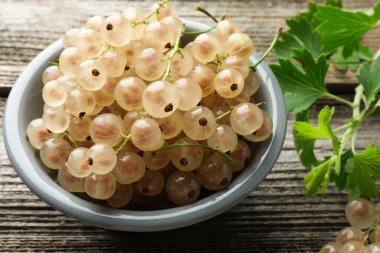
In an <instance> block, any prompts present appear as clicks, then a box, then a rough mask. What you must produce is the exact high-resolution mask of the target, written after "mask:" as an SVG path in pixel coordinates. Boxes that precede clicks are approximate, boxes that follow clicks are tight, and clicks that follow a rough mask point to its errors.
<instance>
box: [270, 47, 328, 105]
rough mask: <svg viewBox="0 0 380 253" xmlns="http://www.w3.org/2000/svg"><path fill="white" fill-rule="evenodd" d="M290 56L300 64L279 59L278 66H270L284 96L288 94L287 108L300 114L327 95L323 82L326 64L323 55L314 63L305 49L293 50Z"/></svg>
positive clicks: (326, 68)
mask: <svg viewBox="0 0 380 253" xmlns="http://www.w3.org/2000/svg"><path fill="white" fill-rule="evenodd" d="M292 56H293V58H295V59H296V60H297V61H298V62H299V63H300V64H298V63H294V62H293V61H291V60H284V59H279V61H278V64H275V65H273V64H272V65H271V68H272V70H273V72H274V73H275V75H276V77H277V78H278V79H279V81H280V84H281V87H282V89H283V91H284V92H285V94H286V93H288V94H287V95H286V96H285V98H286V99H287V100H286V103H287V106H288V108H289V109H290V110H291V111H294V112H300V111H303V110H305V109H308V108H309V107H310V106H311V105H312V104H313V103H314V102H315V101H316V100H317V99H318V98H320V97H323V96H324V95H326V94H327V93H328V92H327V89H326V85H325V81H324V80H325V77H326V73H327V70H328V64H327V63H326V59H325V56H324V55H322V56H320V57H319V59H318V60H317V61H316V60H315V59H314V58H313V56H312V54H311V53H310V52H309V51H307V50H306V49H304V50H298V49H293V50H292Z"/></svg>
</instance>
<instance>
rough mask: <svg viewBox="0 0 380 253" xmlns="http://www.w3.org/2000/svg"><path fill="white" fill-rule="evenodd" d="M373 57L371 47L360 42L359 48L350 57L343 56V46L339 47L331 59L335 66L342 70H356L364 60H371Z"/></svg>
mask: <svg viewBox="0 0 380 253" xmlns="http://www.w3.org/2000/svg"><path fill="white" fill-rule="evenodd" d="M372 57H373V53H372V51H371V49H369V48H367V47H365V46H364V45H363V44H361V43H360V44H359V48H358V50H355V51H354V52H353V54H352V55H351V56H349V57H347V58H346V57H344V56H343V48H342V47H341V48H338V51H337V52H336V53H334V54H333V55H332V56H331V60H332V61H333V62H334V64H335V66H336V67H337V68H338V69H340V70H346V69H351V70H353V71H354V70H356V69H357V68H358V67H359V66H360V65H361V63H362V61H370V60H371V59H372Z"/></svg>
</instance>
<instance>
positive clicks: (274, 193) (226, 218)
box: [0, 96, 380, 253]
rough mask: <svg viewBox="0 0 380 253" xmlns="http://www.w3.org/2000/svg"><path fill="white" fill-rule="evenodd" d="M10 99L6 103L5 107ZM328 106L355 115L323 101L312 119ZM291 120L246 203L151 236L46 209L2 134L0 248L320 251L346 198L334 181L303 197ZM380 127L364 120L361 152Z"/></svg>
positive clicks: (339, 221) (325, 146)
mask: <svg viewBox="0 0 380 253" xmlns="http://www.w3.org/2000/svg"><path fill="white" fill-rule="evenodd" d="M347 99H352V96H351V97H350V96H349V97H347ZM4 102H5V99H1V100H0V111H3V107H4ZM325 103H328V104H330V105H332V106H335V107H336V115H335V118H334V124H333V126H337V125H340V124H342V123H343V122H344V118H345V117H348V116H349V110H348V108H347V107H346V106H344V105H340V104H336V103H334V102H332V101H330V100H322V101H320V102H319V103H318V104H317V105H316V106H315V107H314V109H313V110H312V115H313V117H314V118H315V116H316V114H317V110H319V109H321V107H322V106H323V105H324V104H325ZM1 117H2V115H0V122H2V118H1ZM291 124H292V119H290V121H289V122H288V133H287V137H286V140H285V144H284V148H283V151H282V153H281V155H280V157H279V160H278V162H277V164H276V166H275V167H274V168H273V170H272V172H271V173H270V174H269V175H268V177H267V178H266V179H265V180H264V181H263V182H262V183H261V184H260V186H259V187H258V188H257V189H256V190H255V191H253V192H252V193H251V194H250V195H249V196H248V197H247V198H246V199H244V200H243V201H242V202H241V203H240V204H238V205H237V206H235V207H234V208H232V209H231V210H229V211H227V212H225V213H224V214H222V215H219V216H217V217H215V218H213V219H211V220H208V221H206V222H203V223H200V224H197V225H194V226H191V227H187V228H182V229H178V230H175V231H167V232H158V233H145V234H141V233H127V232H115V231H109V230H104V229H100V228H94V227H91V226H88V225H85V224H81V223H80V222H78V221H76V220H74V219H72V218H69V217H67V216H65V215H63V214H61V213H60V212H58V211H55V210H53V209H52V208H50V207H49V206H47V205H46V204H45V203H44V202H42V201H41V200H39V199H38V198H37V197H36V196H35V195H34V194H33V193H32V192H30V191H29V189H28V188H27V187H26V186H25V185H24V184H23V183H22V182H21V180H20V178H19V177H18V176H17V174H16V172H15V171H14V169H13V168H12V166H11V164H10V162H9V160H8V158H7V155H6V154H5V150H4V144H3V139H2V137H1V139H0V143H1V144H0V164H1V170H0V251H3V252H10V251H14V252H21V251H31V252H37V251H50V249H51V250H53V249H54V251H59V252H61V251H62V252H63V251H65V252H79V251H85V252H103V251H107V252H179V251H181V252H292V253H294V252H317V251H318V250H319V248H320V247H321V245H323V244H324V243H326V242H328V241H331V240H333V238H334V236H335V234H336V233H337V232H338V231H339V230H340V229H341V228H343V227H344V226H346V225H347V223H346V221H345V219H344V206H345V204H346V202H347V197H346V195H345V194H344V193H340V192H338V191H337V190H335V189H334V187H333V186H330V187H329V192H328V194H325V195H323V196H318V197H317V198H314V199H306V198H305V197H304V184H303V182H302V179H303V177H304V175H305V173H306V170H305V169H304V168H303V167H302V166H301V165H300V163H299V161H298V157H297V154H296V151H295V150H294V144H293V140H292V134H291ZM1 131H2V130H1ZM379 132H380V117H374V118H372V119H371V120H370V121H365V122H364V123H363V126H362V128H361V131H360V133H359V139H358V143H357V144H358V151H361V150H362V149H363V148H364V147H365V146H367V145H368V144H371V143H373V144H376V145H380V136H379V134H378V133H379ZM1 136H2V135H1ZM316 149H317V155H318V156H322V155H324V154H328V153H329V152H331V148H330V146H329V142H328V141H322V142H317V144H316Z"/></svg>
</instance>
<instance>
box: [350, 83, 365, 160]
mask: <svg viewBox="0 0 380 253" xmlns="http://www.w3.org/2000/svg"><path fill="white" fill-rule="evenodd" d="M363 92H364V87H363V85H361V84H360V85H359V86H358V87H356V94H355V98H354V103H353V108H354V109H353V111H352V118H354V119H355V118H357V117H358V116H359V114H360V102H361V99H362V95H363ZM359 122H360V121H359ZM357 135H358V127H357V124H354V125H353V130H352V137H351V149H352V152H353V153H354V154H356V151H355V146H356V138H357Z"/></svg>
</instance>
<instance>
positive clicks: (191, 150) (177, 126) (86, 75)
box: [27, 0, 273, 208]
mask: <svg viewBox="0 0 380 253" xmlns="http://www.w3.org/2000/svg"><path fill="white" fill-rule="evenodd" d="M203 12H206V11H204V10H203ZM214 19H215V18H214ZM185 28H186V27H185V24H183V23H182V21H181V20H180V19H179V18H178V14H177V12H176V10H175V9H174V7H173V6H172V5H171V3H169V2H168V0H163V1H161V2H160V3H157V4H156V5H154V6H153V7H152V11H151V12H149V13H148V14H144V12H143V11H141V10H140V9H137V8H134V7H133V8H128V9H126V10H125V11H124V12H123V13H122V14H119V15H113V16H110V17H107V18H105V17H102V16H95V17H92V18H90V19H89V20H88V21H87V23H86V24H85V26H84V27H83V28H74V29H70V30H69V31H67V32H66V34H65V36H64V39H63V43H64V50H63V52H62V53H61V54H60V57H59V61H58V62H57V63H56V64H53V65H52V66H50V67H48V68H47V69H46V70H45V71H44V73H43V76H42V81H43V84H44V85H43V88H42V98H43V100H44V102H45V105H44V108H43V115H42V118H38V119H35V120H33V121H32V122H30V124H29V126H28V129H27V135H28V139H29V141H30V144H31V145H32V146H33V147H34V148H36V149H38V150H39V154H40V157H41V161H42V162H43V164H44V165H45V166H46V167H48V168H50V169H52V170H57V171H58V174H57V181H58V183H59V184H60V185H61V186H62V187H63V188H64V189H66V190H67V191H69V192H75V193H80V192H85V193H86V194H87V195H88V196H90V197H92V198H94V199H99V200H106V202H107V203H108V205H109V206H112V207H115V208H120V207H123V206H125V205H127V204H128V203H129V202H130V201H131V202H135V203H140V204H141V203H145V202H146V201H147V199H148V200H149V201H148V202H151V200H152V199H154V198H157V199H160V201H161V200H162V199H165V198H166V199H167V200H169V201H170V202H171V203H173V204H174V205H186V204H190V203H192V202H194V201H196V200H197V199H198V197H199V195H200V192H201V190H202V187H203V188H205V189H207V190H211V191H216V190H221V189H223V188H225V187H226V186H228V185H229V183H230V182H231V180H232V178H233V175H234V173H235V172H238V171H241V170H242V169H244V167H245V162H246V161H248V160H249V159H251V150H250V148H249V146H248V145H247V143H246V141H250V142H261V141H264V140H266V139H267V138H268V137H269V136H270V135H271V133H272V127H273V124H272V119H271V117H270V115H269V114H268V113H266V112H265V111H263V110H262V109H261V108H260V105H261V104H262V103H259V104H255V102H254V98H253V95H254V94H255V93H256V92H257V90H258V89H259V85H260V80H259V78H258V76H257V75H256V74H255V72H254V66H250V62H249V57H250V56H251V55H252V53H253V51H254V45H253V43H252V40H251V39H250V38H249V36H248V35H247V34H245V33H242V32H241V31H240V29H239V27H238V26H237V25H236V24H235V23H234V22H233V21H231V20H228V19H226V18H225V17H223V18H221V19H220V20H217V19H215V25H214V26H213V27H211V28H210V29H207V30H204V31H191V32H186V31H185ZM190 34H191V35H193V36H194V34H195V35H197V36H196V37H195V39H194V40H193V41H192V42H190V43H188V44H187V45H184V46H181V41H183V36H188V35H190ZM260 102H263V101H260ZM160 201H158V202H160ZM157 208H159V207H157Z"/></svg>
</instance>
